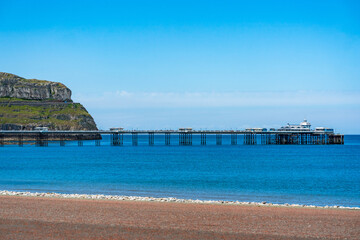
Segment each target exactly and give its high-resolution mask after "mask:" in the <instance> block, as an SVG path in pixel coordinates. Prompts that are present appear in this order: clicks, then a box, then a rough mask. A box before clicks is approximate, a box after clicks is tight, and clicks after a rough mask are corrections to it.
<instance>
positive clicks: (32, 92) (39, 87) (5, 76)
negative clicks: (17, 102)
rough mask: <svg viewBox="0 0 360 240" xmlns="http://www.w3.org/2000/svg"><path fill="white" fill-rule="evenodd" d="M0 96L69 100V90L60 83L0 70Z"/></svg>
mask: <svg viewBox="0 0 360 240" xmlns="http://www.w3.org/2000/svg"><path fill="white" fill-rule="evenodd" d="M0 97H10V98H20V99H28V100H56V101H71V90H70V89H69V88H67V87H66V86H65V85H64V84H62V83H57V82H50V81H44V80H36V79H25V78H22V77H19V76H16V75H14V74H10V73H4V72H0Z"/></svg>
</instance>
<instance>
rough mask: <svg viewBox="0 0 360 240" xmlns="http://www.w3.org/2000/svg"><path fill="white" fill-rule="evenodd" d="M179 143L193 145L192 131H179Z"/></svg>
mask: <svg viewBox="0 0 360 240" xmlns="http://www.w3.org/2000/svg"><path fill="white" fill-rule="evenodd" d="M179 145H181V146H189V145H192V133H179Z"/></svg>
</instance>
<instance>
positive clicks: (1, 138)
mask: <svg viewBox="0 0 360 240" xmlns="http://www.w3.org/2000/svg"><path fill="white" fill-rule="evenodd" d="M86 135H92V136H96V135H110V145H111V146H123V145H124V136H131V142H132V145H133V146H138V144H139V140H138V139H139V135H147V136H148V145H149V146H153V145H155V136H160V137H161V138H162V139H163V144H164V145H166V146H169V145H175V144H176V145H180V146H191V145H193V143H194V140H193V136H199V138H198V139H199V140H198V142H196V144H197V145H203V146H206V145H207V143H208V139H209V136H215V140H216V145H223V136H225V135H229V136H230V145H238V144H243V145H330V144H344V135H342V134H335V133H333V132H330V133H329V132H325V131H316V130H310V131H248V130H190V131H183V130H121V131H112V130H106V131H103V130H100V131H36V130H33V131H18V130H4V131H0V147H1V146H4V145H8V144H17V145H18V146H23V145H24V143H27V144H34V145H36V146H39V147H46V146H48V143H49V142H50V141H51V142H59V145H60V146H65V145H66V141H65V136H73V139H77V140H72V141H77V142H78V146H83V142H84V141H89V140H84V139H83V138H82V136H86ZM239 136H242V137H241V139H242V140H243V141H242V142H239V141H238V140H239V139H240V137H239ZM174 139H176V140H177V141H176V142H172V141H174ZM94 140H95V146H100V145H101V141H100V139H94Z"/></svg>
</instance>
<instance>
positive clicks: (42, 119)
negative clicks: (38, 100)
mask: <svg viewBox="0 0 360 240" xmlns="http://www.w3.org/2000/svg"><path fill="white" fill-rule="evenodd" d="M89 118H90V119H92V118H91V116H90V114H89V113H88V112H87V111H86V109H85V108H84V107H83V106H82V105H81V104H79V103H69V104H53V105H40V106H31V105H10V104H8V105H1V104H0V125H1V124H17V125H33V126H40V125H42V126H49V127H50V129H83V128H84V126H83V122H84V119H85V120H86V119H89Z"/></svg>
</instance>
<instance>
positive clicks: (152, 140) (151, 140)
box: [149, 132, 155, 146]
mask: <svg viewBox="0 0 360 240" xmlns="http://www.w3.org/2000/svg"><path fill="white" fill-rule="evenodd" d="M154 139H155V137H154V133H153V132H149V145H150V146H154V142H155V140H154Z"/></svg>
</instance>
